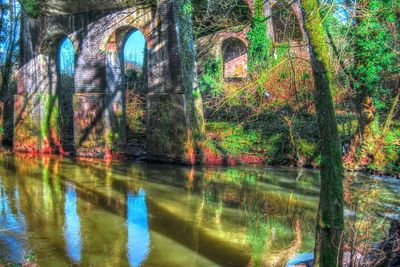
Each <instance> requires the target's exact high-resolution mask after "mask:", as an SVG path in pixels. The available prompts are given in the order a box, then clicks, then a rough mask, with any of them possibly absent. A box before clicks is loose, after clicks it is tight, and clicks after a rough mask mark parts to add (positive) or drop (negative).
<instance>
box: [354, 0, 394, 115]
mask: <svg viewBox="0 0 400 267" xmlns="http://www.w3.org/2000/svg"><path fill="white" fill-rule="evenodd" d="M360 6H363V8H364V10H363V13H364V14H363V17H362V18H360V19H358V20H357V21H356V25H355V26H354V27H352V32H351V34H352V37H353V43H352V44H351V45H352V46H351V48H352V49H353V53H354V55H355V61H354V63H355V64H354V65H353V66H351V70H352V73H353V76H354V77H355V78H356V82H355V83H354V87H355V89H356V90H357V91H362V90H367V91H368V93H369V95H371V96H372V97H373V98H374V104H375V107H376V108H377V109H384V108H387V104H386V103H384V99H385V98H386V96H387V95H388V94H389V95H390V94H391V88H390V86H388V83H387V81H388V80H390V77H391V76H393V75H396V74H398V73H399V72H400V59H399V56H398V55H397V54H396V50H397V51H398V49H399V43H398V41H397V40H396V34H394V33H393V29H394V28H396V27H397V28H399V23H400V22H399V21H397V22H396V12H398V11H399V4H398V3H397V5H396V4H395V2H394V1H391V0H389V1H382V0H369V1H366V0H364V1H361V3H360ZM396 24H397V25H396ZM359 93H363V92H359Z"/></svg>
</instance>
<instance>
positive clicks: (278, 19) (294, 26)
mask: <svg viewBox="0 0 400 267" xmlns="http://www.w3.org/2000/svg"><path fill="white" fill-rule="evenodd" d="M271 10H272V21H273V28H274V39H275V42H278V43H282V42H290V41H295V42H301V41H303V33H302V31H301V27H300V23H299V20H298V18H297V16H296V13H295V12H294V10H293V7H292V4H291V3H289V2H286V1H278V2H276V3H275V4H274V5H273V6H272V9H271Z"/></svg>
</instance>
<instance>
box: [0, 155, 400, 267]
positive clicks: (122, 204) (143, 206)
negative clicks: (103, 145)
mask: <svg viewBox="0 0 400 267" xmlns="http://www.w3.org/2000/svg"><path fill="white" fill-rule="evenodd" d="M351 178H352V182H351V183H350V185H349V188H350V189H349V190H348V191H350V194H352V195H351V196H352V197H350V198H354V197H353V196H356V195H359V196H364V197H365V196H367V195H368V196H371V201H373V204H372V205H370V206H371V207H370V208H369V211H370V212H371V213H373V214H374V216H375V215H376V216H375V217H377V218H383V217H385V216H397V214H398V213H399V212H400V210H399V203H400V202H399V197H398V196H399V195H400V182H399V181H398V180H394V179H381V178H374V177H369V176H365V175H362V174H351ZM318 188H319V174H318V172H317V171H312V170H295V169H288V168H271V167H265V168H250V167H238V168H222V167H218V168H201V167H196V168H190V167H183V166H172V165H162V164H151V163H106V162H102V161H80V160H75V159H69V158H63V159H62V158H58V157H45V158H28V157H22V156H14V157H8V158H7V160H5V159H3V160H2V162H1V166H0V262H3V263H5V262H12V263H23V262H24V259H25V258H26V257H30V256H32V255H34V256H35V257H36V259H37V262H38V264H39V265H40V266H42V267H43V266H74V265H80V266H171V267H172V266H174V267H177V266H207V267H208V266H269V265H279V266H282V265H287V264H288V265H291V264H295V263H296V261H298V260H300V259H301V258H304V259H309V258H310V257H312V253H311V252H312V250H313V245H314V225H315V218H316V211H317V204H318V195H319V192H318ZM371 192H372V193H371ZM347 198H349V196H347ZM346 214H348V216H352V214H353V212H352V211H351V210H346ZM0 265H1V264H0Z"/></svg>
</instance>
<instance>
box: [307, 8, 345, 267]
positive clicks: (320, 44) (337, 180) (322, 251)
mask: <svg viewBox="0 0 400 267" xmlns="http://www.w3.org/2000/svg"><path fill="white" fill-rule="evenodd" d="M301 7H302V9H303V12H304V14H303V15H304V19H305V25H304V26H305V29H306V32H307V34H308V38H309V43H310V56H311V64H312V70H313V76H314V83H315V105H316V110H317V117H318V125H319V131H320V144H321V190H320V201H319V206H318V214H317V225H316V234H315V249H314V253H315V266H324V267H325V266H326V267H328V266H329V267H330V266H338V265H341V262H342V250H341V239H342V231H343V227H344V220H343V164H342V155H341V146H340V140H339V135H338V127H337V120H336V114H335V108H334V104H333V99H332V94H331V89H332V76H331V74H330V72H329V70H328V66H329V59H328V49H327V46H326V43H325V36H324V31H323V26H322V22H321V18H320V13H319V10H320V9H319V3H318V2H317V0H302V1H301Z"/></svg>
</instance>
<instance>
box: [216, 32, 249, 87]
mask: <svg viewBox="0 0 400 267" xmlns="http://www.w3.org/2000/svg"><path fill="white" fill-rule="evenodd" d="M222 60H223V65H224V78H225V79H226V80H232V79H243V78H246V77H247V47H246V45H245V43H244V42H243V41H241V40H240V39H238V38H228V39H225V40H224V41H223V43H222Z"/></svg>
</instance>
